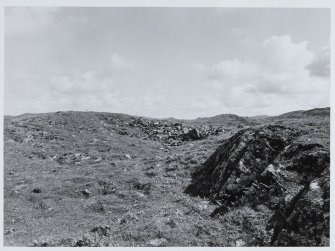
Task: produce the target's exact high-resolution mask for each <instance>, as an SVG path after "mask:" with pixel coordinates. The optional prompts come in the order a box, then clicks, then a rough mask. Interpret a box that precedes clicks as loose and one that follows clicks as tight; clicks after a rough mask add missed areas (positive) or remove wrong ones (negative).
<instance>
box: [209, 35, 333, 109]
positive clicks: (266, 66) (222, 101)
mask: <svg viewBox="0 0 335 251" xmlns="http://www.w3.org/2000/svg"><path fill="white" fill-rule="evenodd" d="M256 50H258V54H259V57H258V58H257V59H256V58H255V59H254V60H253V61H251V60H249V61H247V60H241V59H239V58H235V59H232V60H223V61H220V62H218V63H216V64H215V65H213V66H211V67H210V69H208V71H207V74H208V79H207V81H206V83H205V84H206V87H207V88H206V92H207V97H208V99H210V100H211V103H212V104H215V105H214V106H218V107H217V108H214V107H213V108H212V109H214V110H215V109H216V110H220V109H221V110H228V111H230V112H234V111H235V112H236V113H239V112H242V113H244V114H245V115H248V114H246V113H245V111H248V113H249V115H256V114H261V113H263V112H264V113H266V114H274V113H275V114H276V113H277V114H278V113H281V112H285V111H289V110H294V109H308V108H312V107H316V106H319V107H322V106H329V81H328V80H324V79H320V78H315V77H313V76H311V74H310V72H309V70H308V69H306V66H308V65H310V64H311V62H312V60H313V52H312V51H310V50H308V49H307V42H300V43H293V42H292V40H291V38H290V36H282V37H278V36H273V37H271V38H270V39H268V40H266V41H265V42H264V43H263V44H262V45H261V46H260V47H259V48H258V49H257V48H256ZM323 61H324V60H323ZM213 100H215V102H214V101H213Z"/></svg>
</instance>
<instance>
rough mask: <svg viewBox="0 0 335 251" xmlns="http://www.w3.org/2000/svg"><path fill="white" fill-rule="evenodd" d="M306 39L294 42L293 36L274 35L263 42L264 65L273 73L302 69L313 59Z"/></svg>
mask: <svg viewBox="0 0 335 251" xmlns="http://www.w3.org/2000/svg"><path fill="white" fill-rule="evenodd" d="M307 45H308V43H307V42H306V41H303V42H300V43H293V42H292V41H291V37H290V36H288V35H286V36H281V37H278V36H272V37H271V38H270V39H268V40H266V41H265V42H264V43H263V44H262V51H261V56H262V60H263V62H262V66H263V67H266V68H267V70H268V71H270V72H271V73H282V72H295V71H301V70H303V69H304V68H305V66H306V65H308V64H310V63H311V61H312V59H313V52H311V51H309V50H308V49H307Z"/></svg>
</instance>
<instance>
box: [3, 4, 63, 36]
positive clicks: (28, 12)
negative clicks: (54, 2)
mask: <svg viewBox="0 0 335 251" xmlns="http://www.w3.org/2000/svg"><path fill="white" fill-rule="evenodd" d="M5 10H6V11H5V32H6V35H9V36H18V35H26V34H28V33H30V34H31V33H34V32H37V31H41V30H43V29H45V28H46V27H47V26H48V25H49V24H50V23H51V22H52V19H53V15H54V13H55V12H56V11H57V10H58V8H56V7H52V8H39V7H15V8H12V7H6V9H5Z"/></svg>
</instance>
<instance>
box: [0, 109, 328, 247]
mask: <svg viewBox="0 0 335 251" xmlns="http://www.w3.org/2000/svg"><path fill="white" fill-rule="evenodd" d="M269 128H270V129H269ZM273 128H277V129H275V131H276V132H272V131H273V130H274V129H273ZM287 130H289V131H292V133H293V134H294V135H293V134H292V135H291V136H290V142H291V143H292V144H293V145H294V147H297V149H298V150H296V151H297V152H295V151H294V149H295V148H292V152H291V153H290V154H291V155H292V157H290V158H288V157H287V158H286V159H285V158H284V155H283V154H284V152H283V147H284V148H285V147H286V146H288V145H289V143H288V142H286V143H285V144H280V149H279V150H278V152H276V154H275V155H273V156H272V155H271V154H270V153H271V150H270V149H271V148H274V146H273V144H272V143H271V142H270V146H269V147H270V148H269V147H268V146H266V145H264V139H263V138H262V137H258V136H257V137H256V136H255V137H254V136H252V137H251V139H250V142H252V144H254V148H246V150H243V154H244V156H245V157H243V158H244V159H246V161H247V157H249V160H248V161H249V162H245V165H246V163H249V164H250V173H249V174H248V175H246V174H245V177H244V176H243V177H244V178H243V179H247V180H248V179H251V178H252V177H254V176H253V175H256V174H257V175H258V173H259V172H260V170H259V171H255V170H254V168H255V163H256V162H255V160H254V159H253V158H251V157H250V156H253V155H252V154H255V153H254V152H255V151H256V150H257V149H258V147H259V150H260V151H262V152H264V154H267V153H269V155H264V156H262V157H261V158H260V159H262V158H264V159H266V161H264V163H263V162H261V163H263V164H262V168H265V167H267V166H269V165H270V164H273V165H274V167H277V166H276V163H277V162H278V160H279V159H280V160H282V159H283V161H284V160H285V161H286V162H285V166H290V164H292V163H293V164H294V163H295V165H293V166H292V165H291V166H292V168H293V169H292V170H288V171H287V172H292V173H293V174H294V175H295V176H294V177H295V178H294V180H291V181H286V182H287V183H284V186H285V187H286V190H285V191H286V192H285V191H282V194H279V195H277V197H274V198H275V199H276V200H280V199H281V198H285V196H286V195H287V194H285V193H290V194H292V195H293V197H294V195H295V194H296V193H298V192H299V191H300V190H299V188H301V189H302V187H301V186H303V187H304V185H302V184H303V180H304V177H305V176H302V173H303V172H302V173H300V172H298V171H297V170H298V169H299V167H303V166H305V164H304V162H301V163H300V162H299V161H300V160H303V157H304V156H309V154H312V155H313V154H316V153H315V152H320V151H321V152H326V153H327V152H328V153H329V138H330V136H329V108H323V109H314V110H309V111H297V112H293V113H288V114H283V115H280V116H275V117H268V116H266V117H264V116H261V117H239V116H236V115H232V114H228V115H219V116H215V117H212V118H199V119H196V120H175V119H152V118H143V117H137V116H130V115H125V114H112V113H100V112H74V111H70V112H56V113H45V114H24V115H20V116H6V117H5V119H4V234H5V235H4V244H5V245H6V246H105V245H109V246H257V245H276V244H278V245H284V244H285V243H284V242H283V241H282V240H284V239H285V238H286V239H287V238H288V237H287V236H284V235H283V231H282V230H283V229H284V230H285V228H282V229H281V231H280V232H281V236H282V237H281V238H282V240H278V239H276V242H271V239H273V235H274V233H273V230H271V229H269V230H266V224H267V222H268V221H270V219H271V216H273V215H275V214H276V212H277V208H276V203H277V202H276V201H272V200H271V199H270V198H265V199H264V200H263V201H261V202H260V203H258V204H255V205H250V203H236V202H237V201H241V200H242V197H241V196H240V192H239V189H242V187H243V188H244V190H245V187H244V185H243V186H241V187H240V186H237V188H233V187H236V179H238V178H240V177H237V176H236V175H235V176H231V177H232V179H227V180H225V179H221V178H218V179H216V178H215V180H216V182H215V183H213V186H215V187H216V186H218V187H221V186H222V187H224V186H225V187H227V186H228V187H232V188H231V189H230V190H229V189H228V190H227V188H225V189H224V191H226V192H227V191H230V195H229V196H232V197H229V198H230V199H228V200H227V198H228V197H217V196H216V194H217V193H220V189H219V190H215V189H214V190H213V189H212V187H210V186H207V185H206V186H205V187H204V189H202V190H203V193H200V194H199V193H198V192H196V191H198V189H196V188H198V187H200V186H199V184H206V182H207V180H208V179H212V178H211V177H219V174H220V172H221V171H222V170H221V169H220V168H218V169H217V171H216V172H214V173H213V172H212V171H210V170H211V169H210V168H212V167H215V166H217V165H218V166H224V165H227V164H228V163H229V161H231V159H232V157H233V154H234V151H236V149H235V147H234V144H235V143H234V144H233V142H235V141H234V139H236V140H237V142H240V141H241V139H242V138H243V137H247V136H246V135H249V134H250V135H254V133H256V134H260V135H262V133H263V134H265V135H270V136H271V135H272V134H274V135H275V138H278V137H281V134H282V133H283V134H284V133H285V132H286V131H287ZM270 136H269V137H270ZM241 137H242V138H241ZM271 137H272V136H271ZM262 142H263V143H262ZM256 143H257V144H256ZM300 145H302V148H301V146H300ZM310 145H312V146H314V148H313V147H312V148H310ZM305 146H306V147H307V148H304V147H305ZM227 147H228V148H231V149H230V150H229V151H228V150H227V151H223V152H222V151H221V150H220V149H223V148H227ZM299 147H300V148H301V149H302V150H299V149H300V148H299ZM228 148H227V149H228ZM275 150H276V149H275ZM276 151H277V150H276ZM221 153H222V154H223V155H222V157H220V156H221V155H220V154H221ZM236 153H238V152H236ZM237 155H240V154H237ZM216 156H218V158H219V159H220V161H221V162H220V164H219V163H216V164H214V163H212V162H211V161H213V159H215V158H216ZM269 156H272V157H271V158H270V157H269ZM317 156H319V155H317ZM324 156H325V159H324V162H322V163H326V165H327V163H328V162H327V160H329V155H324ZM276 158H278V159H276ZM306 158H307V157H306ZM238 159H239V160H240V159H241V157H239V158H238ZM255 159H257V158H256V157H255ZM273 161H277V162H276V163H272V162H273ZM322 163H321V162H318V161H316V162H315V165H316V166H317V167H320V168H321V167H322V168H323V167H324V164H322ZM206 166H207V167H208V168H209V169H203V168H204V167H206ZM232 168H233V169H236V168H237V167H236V165H232ZM203 170H206V171H203ZM323 170H327V167H325V168H324V169H323ZM263 171H264V170H263ZM284 173H285V172H284ZM200 174H201V175H200ZM199 175H200V176H199ZM313 175H314V174H313ZM299 177H300V178H299ZM313 177H314V178H315V179H320V181H318V184H321V183H324V184H325V185H319V186H320V187H321V188H322V190H320V191H321V192H320V193H322V195H320V194H319V197H315V198H320V196H321V197H322V196H327V195H326V194H325V195H324V193H326V192H327V189H328V191H329V188H327V184H328V183H327V182H329V177H328V176H327V175H326V174H325V175H323V176H322V177H321V176H320V177H319V176H318V177H316V176H313ZM240 179H241V178H240ZM269 179H270V178H269ZM275 180H276V179H275ZM221 182H223V183H224V184H222V183H221ZM278 182H280V180H278ZM299 182H300V183H299ZM241 184H244V183H243V182H242V183H241ZM294 184H296V185H294ZM256 185H259V184H256ZM265 185H266V184H265ZM192 186H193V188H192ZM190 187H191V188H192V189H191V188H190ZM248 187H249V186H247V188H248ZM213 188H214V187H213ZM185 191H186V192H185ZM214 191H216V192H214ZM234 191H235V192H236V194H235V195H234V194H233V193H235V192H234ZM246 191H249V193H250V194H251V195H250V196H251V197H250V199H251V200H253V201H257V200H256V199H259V198H258V197H257V198H256V197H253V196H254V192H250V191H253V190H250V189H249V188H248V189H247V190H246ZM255 193H256V194H257V192H255ZM306 194H308V192H307V190H306ZM194 195H200V196H194ZM304 196H305V197H301V198H306V196H307V195H305V194H304ZM313 196H314V195H313ZM315 196H317V195H315ZM233 197H234V198H236V199H234V200H232V199H231V198H233ZM308 198H312V197H308ZM313 198H314V197H313ZM322 198H325V197H322ZM227 201H229V203H230V202H232V203H234V204H235V205H232V204H229V203H228V202H227ZM224 203H228V204H226V208H225V209H228V211H227V210H225V209H224V207H223V205H225V204H224ZM302 205H306V204H302ZM308 205H312V206H313V205H314V204H308ZM312 206H311V207H312ZM326 206H327V205H326ZM326 206H325V207H324V208H325V209H322V210H323V211H322V212H326V211H327V208H326ZM313 210H314V209H313V208H311V210H310V211H309V212H314V211H313ZM223 215H224V217H223ZM320 217H321V216H320ZM246 219H247V222H246ZM303 221H304V222H305V223H306V221H307V222H308V219H303ZM320 222H326V221H320V220H319V221H317V222H316V223H315V224H316V225H317V224H319V223H320ZM245 224H253V225H254V226H255V227H257V228H259V231H258V230H257V231H255V229H253V228H251V227H249V228H248V227H245V226H244V225H245ZM313 224H314V223H313V222H311V223H310V225H308V224H307V229H306V228H304V229H303V231H305V232H306V231H309V230H311V229H312V227H313V226H314V225H315V224H314V225H313ZM325 224H326V223H325ZM317 226H318V225H317ZM285 231H286V230H285ZM322 231H323V232H322V234H323V235H322V242H321V241H319V242H318V240H319V239H317V240H315V242H313V243H311V242H308V243H303V242H296V243H298V244H299V245H303V246H306V245H314V246H321V245H327V229H326V230H324V229H322ZM258 235H259V236H258ZM315 236H319V235H317V234H315ZM298 237H299V235H298ZM298 237H297V238H298ZM303 237H304V236H300V237H299V238H300V239H301V240H302V239H303ZM328 237H329V232H328ZM304 238H305V237H304ZM283 243H284V244H283ZM301 243H302V244H301ZM298 244H297V245H298Z"/></svg>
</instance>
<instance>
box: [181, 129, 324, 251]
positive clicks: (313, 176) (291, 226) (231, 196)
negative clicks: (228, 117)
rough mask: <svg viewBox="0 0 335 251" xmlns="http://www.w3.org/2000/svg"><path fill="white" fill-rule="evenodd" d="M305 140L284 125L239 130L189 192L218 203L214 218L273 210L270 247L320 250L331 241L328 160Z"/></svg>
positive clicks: (203, 167)
mask: <svg viewBox="0 0 335 251" xmlns="http://www.w3.org/2000/svg"><path fill="white" fill-rule="evenodd" d="M301 137H302V132H301V131H300V130H298V129H294V128H290V127H284V126H281V125H266V126H263V127H258V128H248V129H244V130H241V131H240V132H238V133H237V134H235V135H234V136H233V137H231V138H230V139H228V140H227V141H226V142H225V143H224V144H222V145H221V146H220V147H219V148H218V149H217V150H216V152H215V153H214V154H213V155H212V156H211V157H210V158H209V159H208V160H207V161H206V162H205V163H204V164H203V165H201V166H200V167H198V169H197V170H196V171H195V172H194V173H193V175H192V183H191V184H190V185H189V186H188V187H187V189H186V191H185V192H187V193H189V194H191V195H194V196H199V195H200V196H202V197H208V198H210V199H211V200H212V201H213V202H219V203H220V205H221V206H219V207H218V208H217V209H216V210H215V211H214V212H213V213H212V216H215V215H217V214H224V213H226V212H227V211H228V210H229V208H233V207H238V206H250V207H252V208H255V209H256V210H257V208H258V207H259V205H263V206H265V207H266V208H269V212H267V213H268V214H272V213H271V212H273V215H272V217H271V219H270V221H269V222H268V229H271V228H273V229H274V233H273V236H272V240H271V243H269V244H270V245H279V246H280V245H293V246H299V245H303V246H306V245H307V246H318V245H321V243H324V242H325V240H327V238H328V239H329V160H330V154H329V149H327V148H325V147H324V146H322V145H318V144H309V143H308V142H309V140H302V139H301ZM301 141H303V142H302V143H301Z"/></svg>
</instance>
